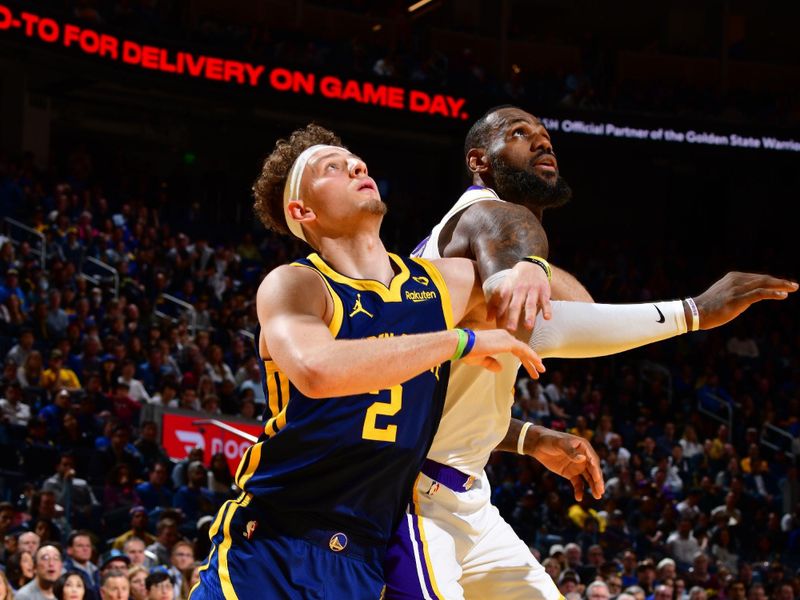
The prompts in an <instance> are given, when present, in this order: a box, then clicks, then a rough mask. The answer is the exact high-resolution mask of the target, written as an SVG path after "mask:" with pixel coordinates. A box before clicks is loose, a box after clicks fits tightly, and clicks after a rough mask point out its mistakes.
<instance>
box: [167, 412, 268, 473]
mask: <svg viewBox="0 0 800 600" xmlns="http://www.w3.org/2000/svg"><path fill="white" fill-rule="evenodd" d="M197 419H198V416H197V415H195V416H189V415H181V414H175V413H169V412H165V413H163V414H162V417H161V443H162V445H163V446H164V449H165V450H166V451H167V456H169V457H170V458H173V459H175V460H183V459H184V458H186V457H187V456H188V455H189V451H190V450H192V449H193V448H196V447H200V448H203V450H204V451H205V461H206V465H208V462H209V460H210V459H211V457H212V456H213V455H214V454H217V453H219V452H223V453H224V454H225V458H226V459H228V467H230V470H231V473H236V469H237V468H238V467H239V460H240V459H241V458H242V455H243V454H244V452H245V450H247V449H248V448H249V447H250V446H252V444H251V443H250V442H248V441H246V440H243V439H242V438H240V437H237V436H235V435H233V434H231V433H228V432H227V431H224V430H222V429H220V428H218V427H213V426H211V425H203V426H202V427H197V426H195V425H192V423H193V422H194V421H197ZM220 420H221V421H223V422H225V423H226V424H228V425H230V426H232V427H236V428H237V429H241V430H242V431H244V432H246V433H249V434H251V435H254V436H256V437H258V436H259V434H261V432H262V429H263V428H262V427H261V426H260V425H254V424H249V423H241V422H239V421H225V420H224V419H220Z"/></svg>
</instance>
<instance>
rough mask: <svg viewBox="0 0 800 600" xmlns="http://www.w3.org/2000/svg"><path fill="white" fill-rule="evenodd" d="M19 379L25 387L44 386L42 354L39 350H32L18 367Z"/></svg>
mask: <svg viewBox="0 0 800 600" xmlns="http://www.w3.org/2000/svg"><path fill="white" fill-rule="evenodd" d="M17 380H18V381H19V382H20V384H22V388H23V389H27V388H43V387H44V369H43V363H42V355H41V353H40V352H39V351H38V350H32V351H31V352H30V353H29V354H28V356H27V358H26V359H25V362H24V363H22V365H20V367H19V368H18V369H17Z"/></svg>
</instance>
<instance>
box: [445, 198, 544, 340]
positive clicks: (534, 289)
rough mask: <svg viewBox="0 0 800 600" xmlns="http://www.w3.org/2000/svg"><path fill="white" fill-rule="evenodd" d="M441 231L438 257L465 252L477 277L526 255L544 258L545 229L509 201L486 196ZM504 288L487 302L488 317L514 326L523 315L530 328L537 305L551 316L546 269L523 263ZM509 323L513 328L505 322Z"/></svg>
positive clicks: (514, 263) (510, 265)
mask: <svg viewBox="0 0 800 600" xmlns="http://www.w3.org/2000/svg"><path fill="white" fill-rule="evenodd" d="M451 223H453V224H452V225H450V224H448V226H446V227H445V228H444V230H443V231H442V235H441V238H440V239H441V240H442V244H443V246H442V247H441V248H440V253H441V254H442V256H463V257H466V258H470V259H473V260H475V262H476V263H477V265H478V274H479V276H480V280H481V281H486V280H487V279H488V278H489V277H491V276H492V275H495V274H496V273H499V272H501V271H504V270H506V269H511V268H512V267H514V266H515V265H517V264H518V263H519V261H520V259H521V258H523V257H524V256H531V255H533V256H540V257H542V258H547V254H548V251H549V250H548V242H547V234H546V233H545V230H544V228H543V227H542V224H541V222H540V221H539V219H538V218H536V215H534V214H533V213H532V212H531V211H530V210H529V209H527V208H525V207H524V206H520V205H518V204H513V203H510V202H497V201H486V202H478V203H477V204H473V205H472V206H470V207H468V208H467V209H465V210H464V212H463V213H461V214H460V215H458V216H457V217H456V218H454V219H453V220H452V221H451ZM506 283H507V285H508V293H507V294H505V295H503V296H502V297H500V296H498V297H497V298H495V299H494V300H496V302H492V303H490V304H489V306H488V309H489V317H490V318H495V317H496V319H497V325H498V327H503V328H509V329H512V330H513V329H515V328H516V323H517V321H518V320H519V317H520V315H521V314H524V316H525V319H526V322H527V324H528V327H529V328H530V327H532V326H533V319H534V318H535V316H536V313H537V311H538V310H539V309H540V308H541V309H542V311H543V314H544V317H545V318H546V319H549V318H550V284H549V281H548V279H547V276H546V275H545V273H544V271H543V270H542V269H541V268H540V267H538V266H536V265H534V264H530V263H523V265H522V266H520V268H519V269H517V270H515V271H514V273H513V277H512V278H510V279H509V278H507V279H506ZM511 323H513V327H509V324H511Z"/></svg>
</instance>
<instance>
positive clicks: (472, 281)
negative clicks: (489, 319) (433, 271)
mask: <svg viewBox="0 0 800 600" xmlns="http://www.w3.org/2000/svg"><path fill="white" fill-rule="evenodd" d="M432 262H433V264H434V265H435V266H436V268H437V269H439V272H440V273H441V274H442V278H443V279H444V283H445V286H447V290H448V292H449V296H450V303H451V306H452V309H453V318H454V320H455V322H456V323H458V322H459V321H461V320H462V319H463V318H464V316H465V315H466V314H468V313H469V312H470V311H471V310H472V309H474V307H475V306H476V305H477V304H479V303H482V302H483V292H482V291H481V288H480V285H479V281H480V280H479V278H478V272H477V265H476V264H475V261H473V260H469V259H468V258H442V259H439V260H434V261H432Z"/></svg>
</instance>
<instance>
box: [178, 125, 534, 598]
mask: <svg viewBox="0 0 800 600" xmlns="http://www.w3.org/2000/svg"><path fill="white" fill-rule="evenodd" d="M254 192H255V196H256V203H255V209H256V212H257V214H258V215H259V217H261V219H262V221H264V222H265V224H266V225H268V226H271V227H275V228H277V229H280V230H286V229H288V230H290V231H292V233H294V234H295V235H297V236H298V237H301V238H302V239H304V240H307V241H308V243H309V244H310V245H311V246H312V247H313V248H314V249H316V251H317V252H316V253H314V254H312V255H310V256H309V257H307V258H305V259H301V260H298V261H296V262H294V263H292V264H291V265H286V266H283V267H279V268H277V269H275V270H274V271H272V272H271V273H270V274H269V275H268V276H267V277H266V278H265V279H264V281H263V283H262V284H261V286H260V288H259V290H258V295H257V309H258V317H259V323H260V332H259V335H258V338H257V345H258V346H257V347H258V352H259V355H260V358H261V359H262V361H263V365H264V372H263V375H264V387H265V392H266V393H267V398H268V409H267V410H268V414H267V415H266V419H265V422H266V424H265V427H264V432H263V433H262V434H261V436H260V437H259V440H258V442H257V443H256V444H255V445H253V446H252V447H251V448H250V449H248V450H247V452H246V453H245V455H244V456H243V457H242V460H241V463H240V466H239V469H238V471H237V473H236V484H237V485H238V486H239V487H240V488H241V489H242V490H243V493H242V495H241V496H240V497H239V498H237V499H236V500H234V501H229V502H227V503H225V505H223V507H222V508H221V510H220V511H219V513H218V514H217V516H216V519H215V520H214V522H213V524H212V526H211V530H210V535H211V539H212V542H213V544H212V550H211V553H210V555H209V559H208V561H207V562H206V564H205V565H204V566H203V567H202V571H201V573H200V582H199V584H198V585H197V586H196V587H195V589H194V590H193V591H192V600H200V599H211V598H213V599H215V600H218V599H221V598H225V599H226V600H234V599H236V598H305V599H307V598H348V599H352V598H378V597H379V596H380V595H381V592H382V588H383V585H384V583H383V555H384V552H385V547H386V544H387V542H388V539H389V536H390V535H391V532H392V530H393V527H394V525H395V523H396V522H397V521H398V520H399V518H400V515H401V513H402V511H403V510H404V508H405V505H406V503H407V501H408V499H409V496H410V492H411V489H412V487H413V483H414V480H415V478H416V477H417V476H418V472H419V469H420V466H421V463H422V460H423V458H424V457H425V453H426V452H427V449H428V446H429V444H430V440H431V438H432V436H433V433H434V431H435V428H436V425H437V423H438V420H439V416H440V414H441V410H442V403H443V398H444V395H443V394H444V387H445V383H446V381H447V372H448V367H449V363H448V361H449V360H450V359H458V358H461V357H463V358H464V360H469V361H470V362H471V363H473V364H476V365H482V366H484V367H487V368H490V369H493V368H498V365H497V363H496V361H495V360H494V359H493V358H492V355H494V354H498V353H503V352H511V353H513V354H514V355H515V356H517V357H518V358H519V359H520V360H521V361H522V362H523V364H524V365H525V367H526V369H527V370H528V371H529V372H530V373H531V375H532V376H533V377H538V371H541V370H543V366H542V364H541V361H540V360H539V358H538V357H537V355H536V354H535V353H534V352H533V350H531V348H530V347H529V346H528V345H526V344H524V343H522V342H520V341H518V340H516V339H514V338H513V337H512V336H511V335H510V334H509V333H508V332H507V331H504V330H500V329H497V330H484V331H479V332H472V331H468V330H454V329H453V326H454V324H455V323H456V322H458V321H459V320H461V318H462V317H463V315H464V314H466V313H467V312H468V311H470V310H472V309H473V308H474V306H476V305H477V304H479V303H483V301H484V300H483V294H482V292H481V290H480V287H479V286H476V285H475V272H474V267H473V265H472V263H471V262H470V261H466V260H464V261H444V262H442V261H440V262H441V264H439V265H434V264H433V263H431V262H429V261H426V260H420V259H404V258H400V257H399V256H396V255H393V254H389V253H387V251H386V250H385V248H384V246H383V244H382V243H381V241H380V238H379V235H378V232H379V229H380V224H381V220H382V218H383V214H384V213H385V210H386V207H385V205H384V204H383V202H382V201H381V199H380V196H379V194H378V191H377V187H376V185H375V183H374V181H373V180H372V179H371V178H370V177H369V176H368V174H367V168H366V165H365V164H364V163H363V162H362V161H361V160H360V159H358V158H357V157H355V156H354V155H352V154H351V153H350V152H348V151H347V150H346V149H345V148H342V147H341V143H340V142H339V140H338V138H336V137H335V136H334V135H333V134H332V133H331V132H329V131H327V130H325V129H322V128H320V127H317V126H313V125H312V126H309V127H307V128H305V129H301V130H298V131H296V132H295V133H294V134H292V136H291V137H290V138H289V140H288V141H285V140H282V141H280V142H279V143H278V144H277V145H276V148H275V150H274V151H273V153H272V154H271V155H270V156H269V157H268V158H267V160H266V162H265V164H264V167H263V171H262V174H261V176H260V177H259V179H258V180H257V181H256V184H255V187H254ZM448 288H449V290H448Z"/></svg>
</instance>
